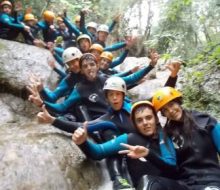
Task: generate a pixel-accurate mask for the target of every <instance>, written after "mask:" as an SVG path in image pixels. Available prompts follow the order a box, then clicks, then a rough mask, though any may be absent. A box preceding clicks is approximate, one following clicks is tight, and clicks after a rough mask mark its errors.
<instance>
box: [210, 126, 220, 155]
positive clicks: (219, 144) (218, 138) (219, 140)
mask: <svg viewBox="0 0 220 190" xmlns="http://www.w3.org/2000/svg"><path fill="white" fill-rule="evenodd" d="M211 135H212V139H213V141H214V144H215V146H216V149H217V151H218V153H219V154H220V123H217V124H216V125H215V126H214V127H213V129H212V131H211Z"/></svg>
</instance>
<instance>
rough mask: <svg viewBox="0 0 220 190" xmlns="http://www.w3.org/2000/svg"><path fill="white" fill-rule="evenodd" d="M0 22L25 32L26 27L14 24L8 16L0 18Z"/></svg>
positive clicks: (4, 15)
mask: <svg viewBox="0 0 220 190" xmlns="http://www.w3.org/2000/svg"><path fill="white" fill-rule="evenodd" d="M0 22H1V23H3V24H5V25H7V26H8V27H9V28H12V29H13V28H15V29H18V30H24V25H22V24H20V23H14V22H12V20H11V19H10V17H9V16H8V15H6V14H3V15H1V17H0Z"/></svg>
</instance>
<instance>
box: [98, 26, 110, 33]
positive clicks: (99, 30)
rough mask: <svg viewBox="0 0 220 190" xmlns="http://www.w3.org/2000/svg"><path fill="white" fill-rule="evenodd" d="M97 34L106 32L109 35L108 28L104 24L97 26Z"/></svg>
mask: <svg viewBox="0 0 220 190" xmlns="http://www.w3.org/2000/svg"><path fill="white" fill-rule="evenodd" d="M97 32H107V33H109V27H108V26H107V25H106V24H101V25H99V27H98V29H97Z"/></svg>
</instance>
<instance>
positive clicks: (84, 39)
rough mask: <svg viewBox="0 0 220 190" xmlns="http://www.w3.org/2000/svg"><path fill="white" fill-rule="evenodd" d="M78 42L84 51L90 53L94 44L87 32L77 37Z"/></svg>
mask: <svg viewBox="0 0 220 190" xmlns="http://www.w3.org/2000/svg"><path fill="white" fill-rule="evenodd" d="M77 44H78V47H79V49H80V51H81V52H82V53H88V52H89V50H90V46H91V45H92V41H91V38H90V37H89V35H87V34H81V35H80V36H79V37H78V38H77Z"/></svg>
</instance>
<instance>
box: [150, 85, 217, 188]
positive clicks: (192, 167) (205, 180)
mask: <svg viewBox="0 0 220 190" xmlns="http://www.w3.org/2000/svg"><path fill="white" fill-rule="evenodd" d="M182 98H183V95H182V93H181V92H180V91H178V90H176V89H174V88H171V87H164V88H161V89H159V90H158V91H156V92H155V94H154V95H153V99H152V102H153V105H154V107H155V109H156V111H157V112H158V111H160V112H161V113H162V114H163V115H164V116H165V117H166V118H167V122H166V125H165V127H164V130H165V132H166V134H167V136H168V137H170V138H172V141H173V144H174V147H175V150H176V155H177V164H178V167H179V172H178V173H179V175H178V178H177V179H178V180H179V181H181V182H184V183H185V184H187V186H188V187H189V189H192V190H207V189H220V166H219V159H218V156H217V155H218V154H219V153H220V123H219V122H218V121H217V120H216V119H215V118H213V117H212V116H210V115H208V114H206V113H201V112H198V111H189V110H187V109H184V108H183V107H182Z"/></svg>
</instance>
